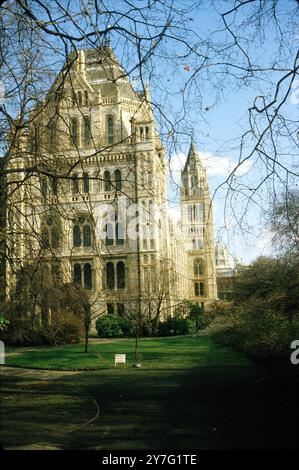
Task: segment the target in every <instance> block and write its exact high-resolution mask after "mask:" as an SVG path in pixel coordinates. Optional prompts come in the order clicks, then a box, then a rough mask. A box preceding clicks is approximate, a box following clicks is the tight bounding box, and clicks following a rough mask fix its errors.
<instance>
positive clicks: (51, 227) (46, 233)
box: [41, 215, 61, 249]
mask: <svg viewBox="0 0 299 470" xmlns="http://www.w3.org/2000/svg"><path fill="white" fill-rule="evenodd" d="M60 228H61V227H60V223H59V220H58V218H57V217H55V216H52V215H49V216H48V217H46V218H45V219H44V221H43V223H42V228H41V247H42V248H53V249H55V248H59V246H60V234H61V230H60Z"/></svg>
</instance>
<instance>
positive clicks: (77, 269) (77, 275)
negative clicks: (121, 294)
mask: <svg viewBox="0 0 299 470" xmlns="http://www.w3.org/2000/svg"><path fill="white" fill-rule="evenodd" d="M73 279H74V283H75V284H77V285H79V286H81V266H80V264H78V263H76V264H74V268H73Z"/></svg>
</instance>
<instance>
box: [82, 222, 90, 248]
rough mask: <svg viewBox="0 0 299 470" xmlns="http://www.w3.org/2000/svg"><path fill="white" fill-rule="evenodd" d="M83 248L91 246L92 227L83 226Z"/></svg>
mask: <svg viewBox="0 0 299 470" xmlns="http://www.w3.org/2000/svg"><path fill="white" fill-rule="evenodd" d="M83 246H91V228H90V225H83Z"/></svg>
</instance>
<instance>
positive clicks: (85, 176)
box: [83, 173, 89, 193]
mask: <svg viewBox="0 0 299 470" xmlns="http://www.w3.org/2000/svg"><path fill="white" fill-rule="evenodd" d="M83 192H84V193H89V175H88V173H83Z"/></svg>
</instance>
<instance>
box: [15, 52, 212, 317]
mask: <svg viewBox="0 0 299 470" xmlns="http://www.w3.org/2000/svg"><path fill="white" fill-rule="evenodd" d="M29 123H30V124H29V125H28V129H27V130H26V132H23V134H22V136H21V138H20V139H19V141H18V142H14V143H11V146H12V148H11V151H12V152H13V153H14V155H15V158H14V159H12V160H11V162H12V163H11V166H14V167H15V168H18V169H19V170H20V172H19V174H20V176H21V177H23V184H21V185H18V184H17V183H16V184H15V187H14V183H13V182H12V181H10V183H11V184H10V188H11V190H10V196H9V200H8V210H7V226H8V231H9V232H10V233H11V237H10V239H9V241H8V258H9V260H10V262H9V263H8V266H7V292H8V295H9V292H11V291H12V290H13V288H14V285H15V282H16V276H17V270H18V268H19V267H20V266H21V265H24V263H28V262H29V263H30V262H33V261H36V260H39V261H40V262H42V263H44V264H47V265H48V266H49V270H50V271H51V272H52V275H53V276H56V277H57V278H59V279H62V280H63V282H73V283H74V284H76V285H81V286H82V287H83V288H84V289H85V290H86V291H87V292H88V295H89V297H90V301H91V304H92V310H93V312H94V313H95V314H97V313H99V314H101V313H105V312H107V313H109V314H111V313H115V314H116V313H118V314H120V315H123V314H124V313H125V312H139V313H142V314H143V315H147V316H148V317H152V318H153V319H155V318H161V317H162V316H166V315H168V314H172V313H173V312H174V310H175V309H176V308H177V307H178V306H180V304H181V303H182V302H183V301H184V300H186V299H189V300H192V301H195V302H198V303H200V304H201V305H202V306H207V305H208V304H209V302H211V301H212V300H214V299H216V298H217V286H216V272H215V255H214V242H213V217H212V205H211V199H210V195H209V187H208V180H207V174H206V170H205V168H204V167H203V166H202V163H201V161H200V156H199V153H198V152H197V151H196V149H195V146H194V144H193V143H191V146H190V150H189V154H188V158H187V161H186V165H185V168H184V170H183V172H182V181H181V193H180V194H181V223H180V225H179V226H176V225H174V223H173V222H172V220H171V218H170V217H169V214H168V204H167V190H166V165H165V158H164V147H163V144H162V142H161V140H160V137H159V133H158V131H157V127H156V123H155V120H154V116H153V110H152V106H151V98H150V90H149V86H148V85H147V86H146V90H145V92H143V93H140V92H136V91H135V90H134V89H133V87H132V85H131V83H130V81H129V79H128V77H127V76H126V74H125V73H124V71H123V69H122V67H121V65H120V64H119V62H118V60H117V58H116V57H115V55H114V53H113V51H112V50H111V48H110V47H104V46H101V47H100V48H98V49H97V50H95V49H92V50H88V49H86V50H80V51H79V53H78V55H77V54H75V53H72V54H70V56H69V59H68V61H67V63H66V64H65V66H64V68H63V69H62V70H61V72H60V73H59V74H58V76H57V78H56V80H55V83H54V84H53V86H52V88H51V89H50V90H49V93H48V94H47V96H45V97H44V98H43V99H42V100H41V102H40V103H39V104H38V106H36V107H35V108H34V109H33V110H32V111H31V112H30V116H29ZM23 170H24V171H23ZM10 178H12V179H13V178H14V176H13V175H12V176H10ZM52 313H53V312H51V309H49V308H48V309H47V312H45V314H44V317H45V318H46V319H47V321H49V320H50V319H51V314H52Z"/></svg>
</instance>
